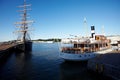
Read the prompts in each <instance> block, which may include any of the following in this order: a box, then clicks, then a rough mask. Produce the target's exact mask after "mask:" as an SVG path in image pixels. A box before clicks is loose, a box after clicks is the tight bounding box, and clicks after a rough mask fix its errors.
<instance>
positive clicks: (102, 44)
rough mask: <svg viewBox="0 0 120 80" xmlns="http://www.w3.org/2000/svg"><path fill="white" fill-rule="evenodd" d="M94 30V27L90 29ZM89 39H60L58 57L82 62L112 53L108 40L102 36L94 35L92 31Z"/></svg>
mask: <svg viewBox="0 0 120 80" xmlns="http://www.w3.org/2000/svg"><path fill="white" fill-rule="evenodd" d="M91 30H94V26H92V27H91ZM91 32H93V33H92V34H91V37H89V38H73V39H69V38H68V39H62V41H61V48H60V51H61V52H60V55H59V56H60V57H61V58H63V59H65V60H70V61H84V60H88V59H91V58H94V57H96V56H97V55H98V54H105V53H107V52H110V51H112V50H111V48H110V39H107V38H106V37H105V36H104V35H95V33H94V31H91Z"/></svg>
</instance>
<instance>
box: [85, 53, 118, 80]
mask: <svg viewBox="0 0 120 80" xmlns="http://www.w3.org/2000/svg"><path fill="white" fill-rule="evenodd" d="M87 67H88V70H91V71H93V72H96V73H98V74H102V75H103V76H107V77H111V78H113V79H115V80H120V53H108V54H102V55H100V56H98V57H96V58H94V59H90V60H89V61H88V65H87Z"/></svg>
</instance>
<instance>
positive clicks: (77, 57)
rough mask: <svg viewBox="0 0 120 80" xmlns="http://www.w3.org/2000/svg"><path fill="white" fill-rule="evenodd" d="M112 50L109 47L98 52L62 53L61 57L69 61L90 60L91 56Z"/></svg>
mask: <svg viewBox="0 0 120 80" xmlns="http://www.w3.org/2000/svg"><path fill="white" fill-rule="evenodd" d="M110 51H112V50H111V49H107V50H102V51H98V52H91V53H81V54H75V53H62V52H61V53H60V55H59V56H60V57H61V58H63V59H65V60H69V61H85V60H89V59H91V58H94V57H96V56H97V55H99V54H105V53H107V52H110Z"/></svg>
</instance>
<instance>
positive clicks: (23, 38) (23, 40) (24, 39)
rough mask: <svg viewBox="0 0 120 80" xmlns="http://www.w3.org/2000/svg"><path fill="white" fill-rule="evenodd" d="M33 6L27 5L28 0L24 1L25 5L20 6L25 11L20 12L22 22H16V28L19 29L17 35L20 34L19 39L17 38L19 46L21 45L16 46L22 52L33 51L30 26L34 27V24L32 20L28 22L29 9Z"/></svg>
mask: <svg viewBox="0 0 120 80" xmlns="http://www.w3.org/2000/svg"><path fill="white" fill-rule="evenodd" d="M30 6H31V4H26V0H24V4H23V5H21V6H18V7H19V8H22V9H23V10H20V11H19V12H21V16H22V18H21V21H19V22H16V23H15V24H16V27H17V29H18V30H17V31H16V33H18V38H17V44H19V45H18V46H16V49H17V50H20V51H31V50H32V41H31V38H30V35H29V31H31V30H30V28H29V27H30V26H31V25H32V24H31V23H33V21H32V20H28V14H27V12H28V10H31V9H29V7H30Z"/></svg>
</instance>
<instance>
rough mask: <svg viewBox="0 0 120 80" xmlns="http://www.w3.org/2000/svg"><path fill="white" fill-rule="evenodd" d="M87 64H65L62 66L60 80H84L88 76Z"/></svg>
mask: <svg viewBox="0 0 120 80" xmlns="http://www.w3.org/2000/svg"><path fill="white" fill-rule="evenodd" d="M86 67H87V62H63V63H61V65H60V80H79V79H80V80H84V79H88V78H86V76H87V68H86Z"/></svg>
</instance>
